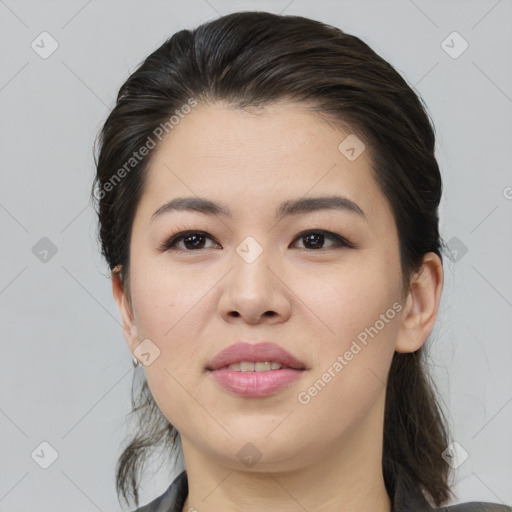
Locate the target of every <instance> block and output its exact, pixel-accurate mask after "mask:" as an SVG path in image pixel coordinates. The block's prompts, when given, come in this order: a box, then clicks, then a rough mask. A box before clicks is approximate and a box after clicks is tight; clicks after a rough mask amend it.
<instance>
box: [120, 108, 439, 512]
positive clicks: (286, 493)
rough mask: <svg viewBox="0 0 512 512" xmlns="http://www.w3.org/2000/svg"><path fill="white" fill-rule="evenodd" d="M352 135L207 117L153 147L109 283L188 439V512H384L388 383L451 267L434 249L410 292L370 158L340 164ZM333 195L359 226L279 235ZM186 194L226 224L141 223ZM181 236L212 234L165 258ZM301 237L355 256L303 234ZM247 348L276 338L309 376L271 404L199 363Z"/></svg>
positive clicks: (423, 335) (328, 218) (187, 218)
mask: <svg viewBox="0 0 512 512" xmlns="http://www.w3.org/2000/svg"><path fill="white" fill-rule="evenodd" d="M347 135H348V132H347V133H344V132H342V131H340V130H339V129H335V128H334V127H333V126H331V125H329V124H327V123H326V122H325V121H324V120H323V119H322V118H321V117H319V115H318V114H316V113H314V112H312V111H310V110H308V109H307V108H306V106H305V105H302V104H296V103H278V104H275V105H273V106H271V107H266V108H265V109H264V110H263V111H260V112H249V111H243V110H234V109H231V108H228V107H227V106H225V105H223V104H212V105H208V106H205V105H199V106H197V107H195V108H194V109H193V110H192V112H191V113H190V114H188V115H187V116H186V117H185V118H184V119H182V120H181V121H180V124H179V125H178V126H177V127H175V128H174V130H173V131H172V132H170V134H169V136H168V137H167V138H166V139H164V140H163V142H162V143H161V144H160V146H159V147H158V149H157V150H155V151H156V154H155V155H153V156H154V160H153V161H152V164H151V166H150V168H149V172H148V176H147V182H146V187H145V190H144V192H143V195H142V197H141V200H140V202H139V205H138V208H137V211H136V215H135V219H134V224H133V231H132V239H131V246H130V264H131V266H130V272H129V282H130V291H129V293H130V295H128V291H127V289H126V288H125V289H124V290H123V286H122V284H121V280H120V278H119V276H118V274H117V273H116V272H114V273H113V276H112V286H113V293H114V297H115V299H116V302H117V304H118V306H119V308H120V311H121V315H122V319H123V326H124V335H125V338H126V341H127V344H128V347H129V349H130V351H131V352H132V354H135V353H136V352H135V350H136V348H137V346H138V345H139V344H140V343H141V341H142V340H144V339H146V338H148V339H150V340H151V342H152V343H154V344H155V345H156V346H157V347H158V349H159V350H160V354H159V356H158V357H157V358H156V359H155V360H154V361H153V362H152V363H151V364H150V365H148V366H144V370H145V373H146V378H147V380H148V384H149V386H150V389H151V392H152V394H153V397H154V399H155V401H156V403H157V405H158V406H159V408H160V409H161V411H162V413H163V414H164V415H165V417H166V418H167V419H168V420H169V422H170V423H172V424H173V425H174V426H175V427H176V428H177V429H178V431H179V432H180V435H181V440H182V447H183V455H184V461H185V467H186V469H187V475H188V482H189V495H188V498H187V501H186V503H185V506H184V507H183V510H184V511H188V510H192V509H190V507H195V509H197V510H198V511H201V512H203V511H206V512H208V511H211V512H215V511H219V510H223V511H226V512H228V511H244V512H252V511H254V512H262V511H275V510H279V511H281V512H288V511H290V512H291V511H294V512H295V511H301V512H302V511H304V510H308V511H315V512H320V511H321V512H330V511H332V512H334V511H336V512H339V511H341V510H342V511H344V512H352V511H354V512H355V511H360V510H372V511H375V512H390V511H391V502H390V499H389V497H388V495H387V492H386V489H385V486H384V480H383V475H382V466H381V458H382V432H383V418H384V416H383V415H384V398H385V389H386V376H387V373H388V370H389V367H390V364H391V359H392V356H393V353H394V351H398V352H412V351H415V350H417V349H418V348H420V347H421V346H422V344H423V343H424V342H425V340H426V339H427V336H428V335H429V334H430V332H431V330H432V328H433V326H434V322H435V319H436V315H437V311H438V306H439V302H440V297H441V291H442V287H443V269H442V264H441V261H440V259H439V258H438V257H437V256H436V255H435V254H433V253H428V254H427V255H425V258H424V262H423V265H422V267H421V269H420V271H419V272H418V274H416V275H414V276H413V277H412V280H411V284H410V287H409V289H408V290H402V287H401V269H400V259H399V245H398V234H397V230H396V225H395V222H394V219H393V215H392V212H391V208H390V206H389V204H388V202H387V199H386V197H385V196H384V195H383V193H382V192H381V191H380V189H379V188H378V186H377V184H376V182H375V180H374V178H373V176H372V174H371V160H370V151H368V150H366V151H364V152H363V153H362V154H361V155H360V156H359V157H358V158H357V159H356V160H354V161H349V160H348V159H347V158H346V157H345V155H344V154H342V153H341V152H340V151H339V150H338V146H339V144H340V143H341V142H342V141H343V140H344V139H345V137H346V136H347ZM333 193H338V194H343V195H344V196H346V197H348V198H350V199H351V200H352V201H354V202H356V203H357V204H358V205H359V206H360V208H361V209H362V210H363V211H364V212H365V214H366V217H367V222H366V221H365V220H364V219H361V218H360V217H358V216H357V215H354V214H353V213H350V212H344V211H334V210H321V211H316V212H309V213H306V214H303V215H294V216H289V217H287V218H284V219H283V220H281V221H279V222H276V219H275V216H274V215H275V209H276V207H277V205H278V204H280V203H281V202H282V201H284V200H288V199H298V198H301V197H304V196H306V197H313V196H322V195H331V194H333ZM183 196H199V197H204V198H209V199H212V200H215V201H222V202H223V203H225V204H226V205H228V206H229V207H230V208H231V209H232V211H233V217H232V218H224V217H221V216H206V215H204V214H201V213H198V212H189V211H179V212H169V213H166V214H164V215H162V216H160V217H157V218H156V219H155V220H154V221H153V222H151V216H152V214H153V212H155V211H156V210H157V209H158V208H159V207H160V206H161V205H163V204H164V203H166V202H167V201H169V200H170V199H173V198H176V197H183ZM182 228H185V229H191V230H195V229H197V230H201V231H204V232H206V233H207V234H208V236H209V237H211V238H205V239H201V240H203V245H202V246H200V247H203V248H200V249H194V248H193V247H194V246H193V244H191V243H189V244H188V245H186V244H185V243H184V242H183V241H181V242H178V243H177V248H176V249H174V251H173V250H169V251H167V252H166V251H165V250H160V249H159V248H158V247H159V244H162V243H164V242H165V240H166V239H167V238H168V235H169V233H171V232H172V231H175V230H176V229H179V231H183V229H182ZM309 229H323V230H326V231H329V232H332V233H335V234H338V235H341V236H343V237H345V238H346V239H348V240H349V241H350V242H351V243H352V244H353V245H354V247H353V248H351V247H344V246H339V247H337V246H336V242H335V241H333V240H331V239H329V238H328V237H326V238H325V239H324V244H323V245H322V243H321V242H320V243H319V244H318V245H316V246H315V245H314V243H313V244H311V240H310V239H307V238H306V239H305V238H304V237H301V238H297V235H299V234H300V233H302V232H304V231H306V230H309ZM247 236H251V237H253V238H254V239H255V240H257V242H258V243H259V244H260V246H261V248H262V250H263V252H262V253H261V255H260V256H259V257H258V258H257V259H256V260H255V261H254V262H252V263H247V262H246V261H245V260H244V259H243V258H241V257H240V256H239V254H238V253H237V252H236V248H237V247H238V246H239V244H240V243H241V242H242V241H243V240H244V239H245V238H246V237H247ZM308 240H309V241H308ZM313 242H314V241H313ZM308 244H309V245H308ZM312 246H313V248H311V247H312ZM308 247H309V248H308ZM315 247H319V248H315ZM187 251H188V252H187ZM394 303H398V304H400V306H401V311H400V312H399V313H397V314H396V316H394V318H393V319H392V320H389V321H388V322H387V323H386V324H385V327H384V328H382V329H381V330H380V331H379V332H378V334H377V335H375V336H374V337H373V338H369V341H368V344H367V345H366V346H364V347H363V348H362V350H361V351H360V352H358V353H357V355H356V356H354V357H353V359H352V360H351V361H349V362H348V364H347V365H346V366H344V368H343V370H342V371H340V372H338V373H337V374H336V376H335V377H333V378H332V379H331V380H330V382H328V384H327V385H326V386H325V387H324V388H323V389H322V390H321V392H319V393H318V394H317V395H316V396H314V397H313V398H311V400H310V402H309V403H307V404H302V403H300V402H299V401H298V399H297V395H298V393H299V392H301V391H305V390H308V388H309V387H310V386H311V385H312V384H313V383H314V382H315V381H317V380H318V379H319V378H321V377H322V374H324V373H325V372H326V370H327V369H328V368H329V367H332V365H333V363H334V362H335V361H336V360H337V357H338V355H343V354H344V353H345V352H346V351H347V350H348V349H349V348H350V346H351V343H352V341H353V340H356V339H357V335H358V334H360V333H361V332H362V331H364V329H365V328H366V327H370V326H373V325H375V323H376V321H377V320H378V319H379V318H380V315H381V314H384V313H386V311H387V310H388V309H389V308H391V307H392V305H393V304H394ZM239 339H244V340H247V341H249V342H258V341H261V340H266V341H271V342H274V343H276V344H278V345H280V346H282V347H284V348H285V349H286V350H288V351H289V352H291V353H292V354H294V355H295V356H296V357H297V358H298V359H300V360H301V361H302V362H304V363H305V364H306V367H307V368H308V369H307V370H306V371H304V372H303V373H302V375H301V377H300V379H299V380H298V381H295V382H294V383H293V384H292V385H291V386H290V387H288V388H286V389H284V390H281V391H279V392H278V393H276V394H274V395H272V396H269V397H265V398H244V397H240V396H237V395H233V394H231V393H229V392H227V391H226V390H225V389H223V388H221V387H220V386H219V385H218V384H217V383H216V382H215V381H214V379H213V378H212V377H211V375H209V374H208V373H207V372H206V371H205V367H206V365H207V362H208V361H209V360H211V358H212V357H213V356H214V355H216V354H217V353H218V352H219V351H220V350H222V349H223V348H225V347H227V346H229V345H231V344H232V343H235V342H236V341H237V340H239ZM248 442H251V443H253V444H254V445H255V446H256V447H257V449H258V450H259V452H261V458H260V459H259V460H258V462H257V463H256V464H254V465H253V466H252V467H247V466H246V465H245V464H244V463H242V461H241V460H239V458H238V456H237V452H238V451H239V450H240V449H241V448H242V447H243V446H244V445H246V443H248Z"/></svg>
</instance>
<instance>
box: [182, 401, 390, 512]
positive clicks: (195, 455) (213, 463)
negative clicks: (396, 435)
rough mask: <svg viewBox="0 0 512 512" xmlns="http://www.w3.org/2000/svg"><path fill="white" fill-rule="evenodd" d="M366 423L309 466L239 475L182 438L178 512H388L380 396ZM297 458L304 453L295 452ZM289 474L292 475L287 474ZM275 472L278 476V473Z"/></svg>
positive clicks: (319, 452) (320, 449)
mask: <svg viewBox="0 0 512 512" xmlns="http://www.w3.org/2000/svg"><path fill="white" fill-rule="evenodd" d="M375 406H376V407H374V408H373V409H372V410H371V411H369V413H368V415H367V418H365V420H364V421H363V422H361V423H358V424H357V425H356V427H357V428H353V429H352V430H353V431H352V432H344V433H343V435H342V436H341V437H340V438H339V439H337V440H335V441H334V442H333V441H329V442H328V443H326V444H325V445H323V446H318V445H315V447H314V449H312V450H311V457H310V458H309V460H311V463H308V464H304V463H301V464H296V465H293V463H292V459H289V460H287V461H286V466H281V467H280V468H277V466H272V467H270V466H268V465H267V466H264V467H263V466H261V464H260V463H257V464H256V465H255V466H254V467H253V468H252V469H240V468H239V467H237V465H236V464H233V465H232V466H231V465H227V464H226V463H225V461H222V462H219V461H218V460H217V459H214V458H212V457H211V456H209V455H208V454H205V453H204V452H203V451H200V450H198V449H197V448H196V447H195V446H194V445H193V444H192V443H191V442H190V440H189V439H187V438H186V437H183V436H181V441H182V448H183V455H184V461H185V467H186V470H187V479H188V487H189V494H188V497H187V500H186V501H185V504H184V507H183V512H189V511H194V510H197V511H201V512H218V511H219V510H222V511H223V512H235V511H236V512H238V511H244V512H271V511H272V512H274V511H275V510H279V511H280V512H292V511H293V512H296V511H298V510H304V511H305V510H307V511H309V512H360V511H361V510H372V511H373V512H391V510H392V505H391V500H390V499H389V496H388V494H387V491H386V487H385V484H384V478H383V474H382V429H381V430H380V431H379V435H378V434H377V433H376V429H375V425H376V424H380V425H381V426H382V424H383V423H382V422H383V411H384V396H382V397H381V400H379V401H378V402H377V403H376V404H375ZM300 452H301V455H302V456H303V455H304V453H307V452H308V447H307V446H303V447H301V449H300ZM290 468H291V469H290ZM278 469H279V470H278Z"/></svg>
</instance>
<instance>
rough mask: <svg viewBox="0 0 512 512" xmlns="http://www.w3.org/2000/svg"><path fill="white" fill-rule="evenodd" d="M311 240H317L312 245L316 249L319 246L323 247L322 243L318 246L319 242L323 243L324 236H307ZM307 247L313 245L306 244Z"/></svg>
mask: <svg viewBox="0 0 512 512" xmlns="http://www.w3.org/2000/svg"><path fill="white" fill-rule="evenodd" d="M311 238H313V239H314V240H315V239H316V241H314V242H313V244H312V245H313V246H314V247H316V246H317V245H321V243H320V244H318V242H319V241H320V242H321V241H323V238H324V236H323V235H318V234H313V235H308V236H306V239H307V240H310V239H311ZM307 245H311V244H306V246H307Z"/></svg>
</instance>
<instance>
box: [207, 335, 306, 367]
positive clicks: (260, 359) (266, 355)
mask: <svg viewBox="0 0 512 512" xmlns="http://www.w3.org/2000/svg"><path fill="white" fill-rule="evenodd" d="M220 369H230V370H232V371H237V372H268V371H277V370H281V369H293V370H305V369H306V366H305V364H304V363H303V362H302V361H300V360H299V359H298V358H296V357H295V356H294V355H292V354H290V353H289V352H288V351H287V350H285V349H284V348H282V347H280V346H279V345H276V344H275V343H269V342H261V343H256V344H253V343H247V342H238V343H235V344H234V345H230V346H229V347H227V348H226V349H224V350H222V351H221V352H219V353H218V354H217V355H216V356H215V357H214V358H213V359H212V360H211V361H210V362H209V363H208V364H207V366H206V370H207V371H215V370H220Z"/></svg>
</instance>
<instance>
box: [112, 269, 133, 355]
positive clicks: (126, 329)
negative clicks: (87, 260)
mask: <svg viewBox="0 0 512 512" xmlns="http://www.w3.org/2000/svg"><path fill="white" fill-rule="evenodd" d="M120 270H121V267H120V266H119V265H118V266H117V267H116V268H115V269H114V270H113V271H112V293H113V295H114V299H115V301H116V302H117V306H118V307H119V311H120V312H121V319H122V322H123V336H124V339H125V340H126V343H127V345H128V348H129V349H130V352H131V353H132V355H133V351H134V350H135V348H136V347H137V345H138V343H139V341H138V333H137V326H136V325H135V322H134V318H133V311H132V307H131V304H130V300H129V298H128V296H127V293H126V290H125V289H124V287H123V283H122V281H121V276H120Z"/></svg>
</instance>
